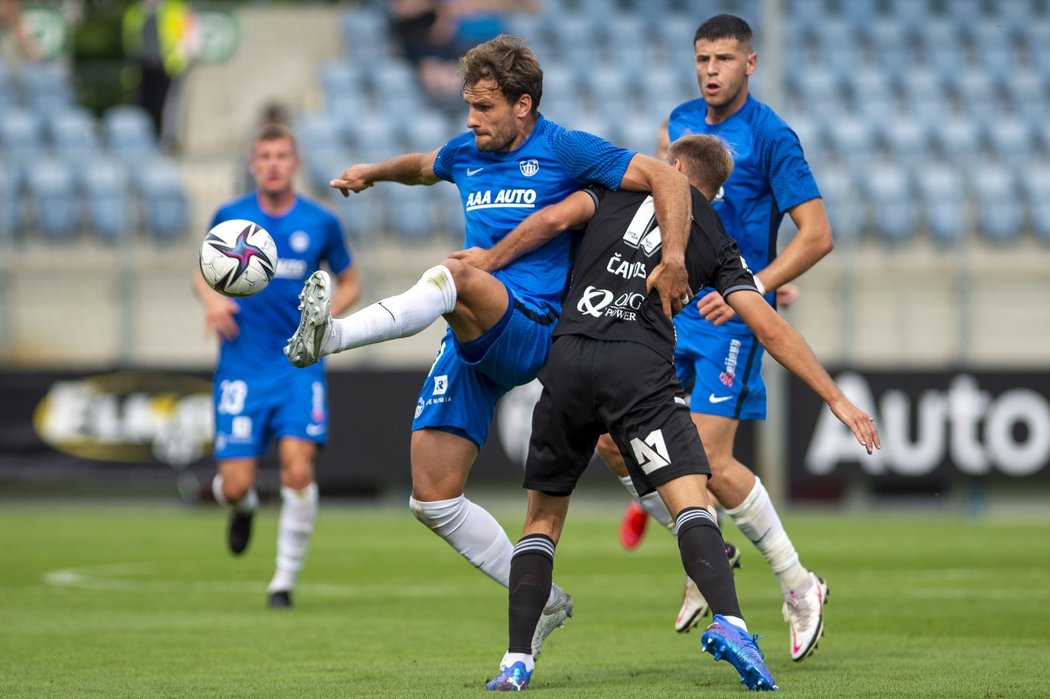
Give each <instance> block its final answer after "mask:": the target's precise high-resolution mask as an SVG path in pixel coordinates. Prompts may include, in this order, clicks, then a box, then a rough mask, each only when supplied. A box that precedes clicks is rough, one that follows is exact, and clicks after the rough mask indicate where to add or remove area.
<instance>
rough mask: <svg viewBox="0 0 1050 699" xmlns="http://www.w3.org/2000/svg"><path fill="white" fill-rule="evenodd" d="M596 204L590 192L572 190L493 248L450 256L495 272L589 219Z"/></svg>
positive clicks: (530, 218) (517, 227)
mask: <svg viewBox="0 0 1050 699" xmlns="http://www.w3.org/2000/svg"><path fill="white" fill-rule="evenodd" d="M595 207H596V203H595V199H594V195H593V194H592V193H591V192H589V191H587V190H581V191H579V192H573V193H572V194H570V195H569V196H567V197H565V198H564V199H562V200H561V201H560V202H558V203H557V204H551V205H550V206H545V207H544V208H542V209H540V210H539V211H537V212H535V213H533V214H531V215H530V216H529V217H528V218H526V219H525V220H524V221H522V222H521V223H519V224H518V225H517V226H516V227H515V228H514V230H512V231H511V232H510V233H508V234H507V235H505V236H504V237H503V238H502V239H501V240H500V241H499V242H497V243H496V244H495V245H493V246H492V247H491V248H488V249H484V248H468V249H466V250H459V251H457V252H454V253H452V254H451V255H449V257H451V258H452V259H454V260H461V261H463V262H466V263H467V264H469V265H470V266H472V267H474V268H476V269H480V270H481V271H483V272H494V271H496V270H497V269H501V268H503V267H505V266H507V265H508V264H510V263H511V262H513V261H514V260H516V259H518V258H519V257H521V256H522V255H526V254H528V253H530V252H532V251H533V250H535V249H537V248H539V247H541V246H542V245H543V244H544V243H546V242H548V241H550V240H552V239H553V238H556V237H557V236H558V235H559V234H560V233H561V232H562V231H566V230H568V229H570V228H579V227H580V226H582V225H583V224H585V223H587V222H588V221H590V220H591V217H592V216H594V211H595Z"/></svg>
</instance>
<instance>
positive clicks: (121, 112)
mask: <svg viewBox="0 0 1050 699" xmlns="http://www.w3.org/2000/svg"><path fill="white" fill-rule="evenodd" d="M102 126H103V131H104V132H105V135H106V143H107V144H108V146H109V150H110V151H111V152H112V153H113V154H114V155H116V156H117V157H118V158H120V159H121V160H124V161H125V162H128V163H139V162H143V161H145V160H149V159H151V158H153V157H154V156H155V155H156V154H157V136H156V133H155V132H154V130H153V121H152V119H151V118H150V115H149V112H147V111H146V110H145V109H143V108H142V107H139V106H137V105H132V104H119V105H116V106H113V107H110V108H109V109H107V110H106V111H105V112H104V113H103V115H102Z"/></svg>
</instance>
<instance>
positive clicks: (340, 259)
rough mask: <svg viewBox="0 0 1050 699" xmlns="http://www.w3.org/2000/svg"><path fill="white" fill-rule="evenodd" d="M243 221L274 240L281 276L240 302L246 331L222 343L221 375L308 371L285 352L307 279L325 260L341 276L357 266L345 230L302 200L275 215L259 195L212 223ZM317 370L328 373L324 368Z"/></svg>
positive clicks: (232, 207) (222, 210) (232, 204)
mask: <svg viewBox="0 0 1050 699" xmlns="http://www.w3.org/2000/svg"><path fill="white" fill-rule="evenodd" d="M237 218H239V219H246V220H248V221H252V222H253V223H257V224H259V225H260V226H262V227H263V228H265V229H266V230H267V231H268V232H269V233H270V236H272V237H273V241H274V243H276V244H277V272H276V274H274V278H273V280H272V281H271V282H270V284H269V285H268V286H267V287H266V288H265V289H263V290H262V291H260V292H259V293H258V294H255V295H253V296H246V297H244V298H238V299H234V301H236V303H237V305H238V306H240V312H239V313H237V316H236V320H237V324H238V325H239V326H240V333H239V334H238V335H237V337H236V338H234V339H232V340H224V341H223V342H222V347H221V351H220V354H219V364H218V366H217V367H216V374H217V375H221V374H222V373H223V371H224V370H227V369H231V370H233V369H235V370H236V371H237V372H239V373H241V374H243V373H244V372H245V371H249V372H266V373H267V374H269V375H274V374H275V372H283V371H288V372H301V371H305V369H296V368H295V367H293V366H292V365H291V364H289V363H288V359H287V358H286V357H285V356H284V351H283V349H284V346H285V344H287V341H288V338H289V337H291V336H292V333H294V332H295V329H296V328H297V327H298V326H299V311H298V310H297V308H298V305H299V292H300V291H301V290H302V288H303V284H304V282H305V281H306V278H307V277H308V276H310V274H312V273H313V272H315V271H317V270H318V269H319V268H320V265H321V262H322V261H325V262H327V263H328V267H329V268H330V269H331V270H332V272H333V273H334V274H336V275H338V274H340V273H342V272H343V271H345V270H346V269H347V268H348V267H349V266H350V264H351V258H350V253H349V251H348V250H347V248H346V243H345V241H344V240H343V230H342V226H340V224H339V220H338V219H336V217H335V216H333V215H332V214H331V213H329V212H328V211H326V210H325V209H323V208H321V206H319V205H318V204H316V203H314V202H312V201H310V200H309V199H306V198H304V197H301V196H297V197H296V199H295V204H293V205H292V208H291V209H289V210H288V212H287V213H285V214H283V215H281V216H271V215H269V214H267V213H265V212H264V211H263V210H262V208H261V207H260V206H259V200H258V195H257V194H255V193H254V192H253V193H252V194H249V195H247V196H244V197H241V198H240V199H235V200H234V201H232V202H229V203H228V204H225V205H223V206H221V207H219V210H218V211H216V212H215V217H214V218H213V219H212V222H211V225H212V226H214V225H215V224H217V223H219V222H221V221H228V220H230V219H237ZM319 364H320V363H319ZM314 371H315V372H318V373H321V374H323V371H324V369H323V366H318V368H317V369H315V370H314Z"/></svg>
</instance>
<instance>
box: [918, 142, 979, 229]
mask: <svg viewBox="0 0 1050 699" xmlns="http://www.w3.org/2000/svg"><path fill="white" fill-rule="evenodd" d="M914 172H915V181H916V185H917V189H918V192H919V199H920V201H921V203H922V208H923V213H924V218H925V221H926V229H927V230H928V231H929V233H930V235H931V236H932V237H933V238H934V239H935V240H937V241H939V242H942V243H954V242H957V241H959V240H960V239H961V238H962V237H963V236H964V235H965V234H966V221H967V213H966V205H967V195H966V184H965V182H964V181H963V177H962V173H960V172H959V170H958V169H957V168H955V167H952V166H951V165H949V164H948V163H945V162H935V163H929V164H920V165H919V166H917V167H916V168H915V169H914Z"/></svg>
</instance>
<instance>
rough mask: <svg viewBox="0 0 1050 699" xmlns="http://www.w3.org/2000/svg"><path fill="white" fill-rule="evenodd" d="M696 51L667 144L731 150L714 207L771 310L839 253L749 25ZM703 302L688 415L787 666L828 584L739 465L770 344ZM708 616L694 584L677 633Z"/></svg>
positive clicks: (680, 352) (812, 632) (610, 455)
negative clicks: (768, 96)
mask: <svg viewBox="0 0 1050 699" xmlns="http://www.w3.org/2000/svg"><path fill="white" fill-rule="evenodd" d="M693 48H694V50H695V56H696V76H697V82H698V84H699V86H700V91H701V97H700V98H698V99H694V100H691V101H689V102H685V103H684V104H681V105H679V106H678V107H677V108H675V109H674V110H673V111H672V112H671V116H670V120H669V131H670V138H671V141H672V142H673V141H674V140H675V139H677V138H679V137H681V136H683V135H686V134H693V133H695V134H712V135H715V136H717V137H718V138H720V139H721V140H722V141H723V142H724V143H725V144H726V146H727V147H728V148H729V151H730V152H731V153H732V154H733V159H734V161H735V167H734V170H733V174H732V175H731V176H730V177H729V180H728V181H727V182H726V183H725V185H724V186H723V188H722V192H721V194H720V196H718V197H717V198H716V199H715V201H714V207H715V210H716V211H717V212H718V215H719V217H720V218H721V219H722V222H723V224H724V226H725V229H726V231H727V232H728V233H729V235H730V236H731V237H732V238H734V239H735V240H736V241H737V244H738V245H739V246H740V252H741V254H742V255H743V256H744V258H745V259H746V260H747V261H748V263H749V264H750V265H751V269H752V270H754V271H755V281H756V283H757V285H758V288H759V290H760V291H762V293H763V294H764V295H765V296H766V298H767V300H769V301H770V303H774V300H773V296H774V290H775V289H777V288H778V287H780V286H782V285H784V284H786V283H787V282H789V281H791V280H792V279H795V278H796V277H798V276H799V275H800V274H802V273H803V272H805V271H806V270H807V269H809V268H810V267H812V266H813V265H814V264H815V263H816V262H817V261H818V260H819V259H820V258H822V257H823V256H824V255H826V254H827V253H829V252H830V251H831V248H832V245H833V243H832V238H831V228H830V224H829V223H828V218H827V213H826V211H825V209H824V203H823V201H822V200H821V198H820V190H819V189H817V185H816V182H815V181H814V179H813V175H812V173H811V172H810V169H809V165H808V164H807V163H806V160H805V157H804V156H803V153H802V147H801V146H800V144H799V140H798V137H797V136H796V135H795V133H794V132H793V131H792V130H791V129H790V127H788V125H787V124H786V123H784V121H783V120H782V119H781V118H780V117H779V116H777V114H776V113H774V112H773V110H772V109H770V108H769V107H767V106H766V105H764V104H762V103H761V102H759V101H758V100H756V99H754V97H752V96H751V95H750V94H749V92H748V77H749V76H750V75H751V74H752V73H753V72H754V70H755V65H756V60H757V57H756V55H755V53H754V50H753V48H752V37H751V28H750V27H749V26H748V24H747V22H745V21H744V20H742V19H740V18H739V17H735V16H732V15H718V16H716V17H712V18H711V19H709V20H707V21H706V22H704V23H703V24H701V25H700V27H699V28H698V29H697V30H696V34H695V36H694V39H693ZM785 212H786V213H788V214H789V215H790V216H791V218H792V220H793V221H794V223H795V224H796V226H797V227H798V233H797V234H796V236H795V237H794V238H793V239H792V241H791V242H790V243H789V244H788V245H787V246H786V247H785V248H784V250H783V252H781V253H780V255H779V256H778V255H777V244H776V236H777V230H778V229H779V227H780V223H781V220H782V219H783V216H784V213H785ZM698 296H699V299H698V301H697V302H696V303H691V304H689V305H688V306H687V307H686V308H685V309H684V310H683V311H682V313H681V314H679V315H678V317H676V318H675V326H676V328H677V331H678V345H677V348H676V350H675V363H676V367H677V371H678V376H679V379H681V381H682V384H683V385H685V386H690V385H692V386H693V390H692V396H691V405H690V408H691V410H692V417H693V421H694V422H695V423H696V426H697V429H698V430H699V431H700V438H701V440H703V443H704V446H705V447H706V449H707V456H708V459H709V460H710V462H711V472H712V474H713V476H712V479H711V482H710V488H711V491H712V492H713V493H714V494H715V496H716V497H717V498H718V500H719V502H720V503H721V504H722V506H723V507H725V508H726V513H727V514H728V515H729V516H730V517H731V518H732V520H733V522H734V523H735V524H736V525H737V527H738V528H739V529H740V531H741V532H742V533H743V534H744V535H745V536H747V538H748V539H750V540H751V541H752V542H753V543H754V544H755V545H756V546H757V547H758V549H759V551H761V553H762V555H763V556H764V557H765V559H766V560H767V561H768V562H769V565H770V567H771V568H772V570H773V573H774V574H775V575H776V577H777V581H778V582H779V584H780V589H781V592H782V594H783V597H784V605H783V610H782V611H783V615H784V620H785V621H787V623H788V626H789V627H790V631H791V639H790V645H789V650H790V652H791V658H792V660H795V661H800V660H803V659H804V658H806V657H807V656H809V655H810V654H811V653H812V652H813V650H814V649H815V648H816V645H817V642H818V641H819V640H820V637H821V635H822V634H823V631H824V603H825V601H826V599H827V590H828V588H827V585H826V584H825V582H824V581H823V580H822V579H821V578H820V577H818V576H817V575H816V574H814V573H812V572H810V571H809V570H807V569H806V568H805V567H803V566H802V564H801V563H800V562H799V557H798V553H797V552H796V551H795V547H794V545H793V544H792V543H791V540H790V539H789V538H788V535H787V532H785V531H784V527H783V525H782V524H781V522H780V517H779V516H778V515H777V512H776V510H775V509H774V508H773V503H772V502H771V500H770V498H769V494H768V493H767V492H766V489H765V487H764V486H763V485H762V481H761V480H759V479H758V478H757V477H756V476H755V474H754V473H752V472H751V470H750V469H748V468H747V467H746V466H745V465H743V464H742V463H740V462H739V461H737V460H736V459H735V458H734V457H733V441H734V438H735V436H736V431H737V426H738V425H739V422H740V420H762V419H765V416H766V391H765V384H764V383H763V381H762V374H761V365H762V354H763V351H762V347H761V345H760V344H759V342H758V341H757V340H756V339H755V336H754V334H752V333H751V331H750V330H749V329H748V328H747V326H746V325H745V324H744V323H743V322H742V321H741V320H740V319H739V318H736V317H734V316H735V314H734V312H733V310H732V309H731V308H729V307H728V305H727V304H726V303H725V301H724V300H723V299H722V297H721V295H719V294H718V293H717V292H716V291H714V290H712V289H703V290H701V291H700V292H699V294H698ZM600 451H601V454H602V456H603V457H604V458H606V460H607V461H614V460H617V459H619V460H621V461H622V457H620V456H619V454H618V452H617V451H616V449H615V445H613V444H612V442H611V441H610V440H607V439H606V440H603V442H602V444H601V445H600ZM614 470H615V469H614ZM706 610H707V604H706V602H705V601H704V599H703V597H702V596H701V595H700V594H699V592H698V591H697V590H696V588H695V586H691V587H690V586H688V585H687V592H686V599H685V601H684V603H683V606H682V611H681V612H680V613H679V616H678V620H677V621H676V624H675V628H676V629H677V630H679V631H687V630H688V629H689V628H690V627H691V626H692V625H694V624H695V623H696V622H697V621H699V619H700V617H701V616H702V614H703V613H705V612H706Z"/></svg>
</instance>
